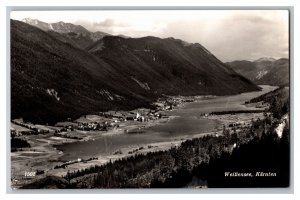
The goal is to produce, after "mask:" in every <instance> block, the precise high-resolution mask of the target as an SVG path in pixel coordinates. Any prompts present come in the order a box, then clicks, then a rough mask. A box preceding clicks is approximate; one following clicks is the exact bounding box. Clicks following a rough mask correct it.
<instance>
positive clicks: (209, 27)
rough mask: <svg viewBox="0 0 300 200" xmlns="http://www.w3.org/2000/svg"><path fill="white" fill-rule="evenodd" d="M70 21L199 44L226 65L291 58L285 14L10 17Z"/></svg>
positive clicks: (50, 14)
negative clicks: (259, 59)
mask: <svg viewBox="0 0 300 200" xmlns="http://www.w3.org/2000/svg"><path fill="white" fill-rule="evenodd" d="M27 17H29V18H32V19H39V20H41V21H44V22H48V23H51V22H58V21H64V22H70V23H74V24H80V25H82V26H84V27H85V28H87V29H88V30H90V31H103V32H107V33H110V34H114V35H119V34H122V35H126V36H130V37H143V36H148V35H152V36H157V37H162V38H166V37H174V38H179V39H182V40H185V41H187V42H192V43H195V42H197V43H200V44H202V45H203V46H205V47H206V48H207V49H208V50H209V51H211V52H212V53H213V54H215V55H216V57H218V58H219V59H220V60H222V61H225V62H226V61H232V60H255V59H258V58H260V57H274V58H281V57H288V54H289V44H288V41H289V21H288V19H289V18H288V11H287V10H259V11H258V10H256V11H254V10H197V11H195V10H194V11H192V10H189V11H180V10H177V11H150V10H145V11H141V10H139V11H125V10H123V11H122V10H120V11H14V12H12V13H11V18H13V19H17V20H22V19H24V18H27Z"/></svg>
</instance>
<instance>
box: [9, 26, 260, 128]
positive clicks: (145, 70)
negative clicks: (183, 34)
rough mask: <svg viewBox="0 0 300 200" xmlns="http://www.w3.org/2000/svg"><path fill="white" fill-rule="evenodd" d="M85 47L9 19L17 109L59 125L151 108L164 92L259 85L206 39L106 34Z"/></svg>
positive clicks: (228, 90)
mask: <svg viewBox="0 0 300 200" xmlns="http://www.w3.org/2000/svg"><path fill="white" fill-rule="evenodd" d="M87 50H88V51H85V50H83V49H81V48H76V47H75V46H74V45H71V44H69V43H68V42H62V40H60V39H59V38H58V37H55V36H53V34H51V33H49V32H45V31H43V30H41V29H39V28H36V27H33V26H31V25H28V24H26V23H23V22H20V21H15V20H11V105H12V107H11V115H12V119H14V118H19V117H23V118H24V120H25V121H31V122H34V123H55V122H57V121H61V120H66V119H67V118H71V119H76V118H78V117H80V116H81V115H84V114H91V113H97V112H99V111H106V110H111V109H115V110H119V109H124V110H128V109H134V108H138V107H151V104H152V102H153V101H155V100H156V99H157V98H158V97H161V96H162V95H163V94H166V95H202V94H205V95H206V94H212V95H228V94H237V93H241V92H246V91H254V90H258V89H259V87H257V86H255V85H254V84H252V83H251V82H250V81H249V80H247V79H245V78H244V77H243V76H241V75H239V74H237V73H236V72H234V71H233V70H232V69H231V68H229V67H227V66H226V65H225V64H223V63H222V62H221V61H219V60H218V59H217V58H216V57H215V56H213V55H212V54H211V53H210V52H209V51H208V50H206V49H205V48H204V47H202V46H201V45H200V44H188V43H185V42H183V41H181V40H176V39H173V38H168V39H160V38H155V37H145V38H138V39H132V38H123V37H117V36H115V37H113V36H106V37H104V38H103V39H101V40H98V41H96V42H95V43H93V44H92V45H90V46H89V47H88V48H87Z"/></svg>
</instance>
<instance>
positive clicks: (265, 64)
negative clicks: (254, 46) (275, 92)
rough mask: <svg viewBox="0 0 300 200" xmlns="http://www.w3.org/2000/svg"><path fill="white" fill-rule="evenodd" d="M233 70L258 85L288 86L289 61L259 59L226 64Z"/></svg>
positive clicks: (285, 59)
mask: <svg viewBox="0 0 300 200" xmlns="http://www.w3.org/2000/svg"><path fill="white" fill-rule="evenodd" d="M227 64H228V65H229V66H230V67H231V68H232V69H233V70H235V71H236V72H238V73H240V74H241V75H243V76H245V77H246V78H248V79H250V80H251V81H253V82H254V83H256V84H260V85H276V86H288V85H289V59H287V58H280V59H278V60H275V59H274V58H260V59H258V60H256V61H254V62H251V61H246V60H242V61H233V62H228V63H227Z"/></svg>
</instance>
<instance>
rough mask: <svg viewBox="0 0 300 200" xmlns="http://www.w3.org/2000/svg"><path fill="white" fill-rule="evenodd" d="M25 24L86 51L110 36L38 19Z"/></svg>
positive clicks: (27, 21)
mask: <svg viewBox="0 0 300 200" xmlns="http://www.w3.org/2000/svg"><path fill="white" fill-rule="evenodd" d="M22 21H23V22H25V23H27V24H29V25H32V26H35V27H37V28H39V29H41V30H43V31H46V32H48V33H49V34H50V35H52V36H54V37H55V38H57V39H58V40H60V41H62V42H65V43H70V44H72V45H73V46H75V47H78V48H81V49H85V48H86V47H88V46H90V45H91V44H93V43H94V42H95V41H97V40H100V39H101V38H103V37H104V36H107V35H110V34H108V33H104V32H101V31H96V32H91V31H89V30H87V29H86V28H84V27H83V26H81V25H74V24H71V23H65V22H62V21H60V22H56V23H46V22H42V21H40V20H37V19H31V18H25V19H23V20H22Z"/></svg>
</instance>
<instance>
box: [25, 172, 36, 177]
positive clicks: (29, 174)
mask: <svg viewBox="0 0 300 200" xmlns="http://www.w3.org/2000/svg"><path fill="white" fill-rule="evenodd" d="M25 176H26V177H28V176H29V177H33V176H35V172H25Z"/></svg>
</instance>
